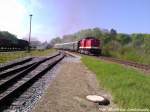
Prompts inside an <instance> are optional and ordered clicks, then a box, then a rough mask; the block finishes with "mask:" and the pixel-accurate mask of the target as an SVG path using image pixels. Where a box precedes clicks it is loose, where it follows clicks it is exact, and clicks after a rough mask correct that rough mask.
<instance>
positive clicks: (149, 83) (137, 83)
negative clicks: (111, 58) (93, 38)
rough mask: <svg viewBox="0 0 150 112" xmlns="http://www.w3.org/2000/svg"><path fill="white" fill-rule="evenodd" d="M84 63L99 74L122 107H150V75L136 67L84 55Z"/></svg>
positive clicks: (99, 77) (99, 78) (100, 80)
mask: <svg viewBox="0 0 150 112" xmlns="http://www.w3.org/2000/svg"><path fill="white" fill-rule="evenodd" d="M82 61H83V63H84V64H85V65H86V66H87V67H88V68H89V70H91V71H93V72H94V73H95V74H96V75H97V79H98V81H99V83H100V85H102V86H103V87H104V88H105V89H106V90H107V91H109V92H110V93H111V94H112V96H113V100H114V103H116V104H117V105H118V106H119V107H120V108H126V109H127V108H130V109H131V108H132V109H133V108H138V109H143V108H147V109H150V76H146V75H144V74H143V73H141V72H138V71H136V70H134V69H131V68H127V67H123V66H122V65H119V64H114V63H110V62H106V61H100V60H98V59H95V58H92V57H88V56H83V58H82Z"/></svg>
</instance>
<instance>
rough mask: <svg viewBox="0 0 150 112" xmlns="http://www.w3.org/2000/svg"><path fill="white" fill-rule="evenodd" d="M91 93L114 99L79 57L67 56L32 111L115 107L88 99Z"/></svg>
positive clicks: (72, 111) (88, 110) (96, 110)
mask: <svg viewBox="0 0 150 112" xmlns="http://www.w3.org/2000/svg"><path fill="white" fill-rule="evenodd" d="M89 94H98V95H103V96H105V97H107V98H108V99H110V100H111V99H112V98H111V96H110V94H108V93H106V92H105V91H104V90H103V89H102V88H100V87H99V85H98V83H97V81H96V77H95V75H94V74H93V73H92V72H90V71H89V70H88V69H87V68H86V67H85V66H84V65H83V64H82V63H81V62H80V61H79V59H75V60H74V59H73V58H66V59H64V60H63V61H62V67H61V70H60V71H59V73H58V74H57V77H56V78H55V79H54V80H53V82H52V83H51V85H50V86H49V87H48V89H47V90H46V92H45V95H43V97H42V98H41V99H40V101H39V102H38V103H37V105H36V106H35V108H34V109H33V111H32V112H101V110H102V109H108V108H112V107H115V105H114V104H113V103H112V101H110V105H109V106H99V105H98V104H95V103H93V102H89V101H87V100H86V98H85V97H86V96H87V95H89Z"/></svg>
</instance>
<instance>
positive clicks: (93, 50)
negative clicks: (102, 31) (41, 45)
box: [54, 37, 101, 55]
mask: <svg viewBox="0 0 150 112" xmlns="http://www.w3.org/2000/svg"><path fill="white" fill-rule="evenodd" d="M54 48H56V49H59V50H69V51H75V52H79V53H83V54H92V55H100V54H101V41H100V40H98V39H96V38H94V37H86V38H83V39H81V40H79V41H75V42H68V43H61V44H55V45H54Z"/></svg>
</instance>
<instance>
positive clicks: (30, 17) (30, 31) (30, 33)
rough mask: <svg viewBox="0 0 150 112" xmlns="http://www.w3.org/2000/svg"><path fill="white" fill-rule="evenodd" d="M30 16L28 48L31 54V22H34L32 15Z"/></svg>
mask: <svg viewBox="0 0 150 112" xmlns="http://www.w3.org/2000/svg"><path fill="white" fill-rule="evenodd" d="M29 16H30V31H29V46H28V52H30V44H31V42H30V40H31V21H32V16H33V15H32V14H30V15H29Z"/></svg>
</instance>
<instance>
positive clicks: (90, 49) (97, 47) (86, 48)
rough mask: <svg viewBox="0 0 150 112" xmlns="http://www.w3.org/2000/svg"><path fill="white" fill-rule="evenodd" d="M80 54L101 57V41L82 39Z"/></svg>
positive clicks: (90, 38) (88, 38)
mask: <svg viewBox="0 0 150 112" xmlns="http://www.w3.org/2000/svg"><path fill="white" fill-rule="evenodd" d="M79 52H80V53H85V54H95V55H100V54H101V42H100V40H98V39H96V38H93V37H87V38H84V39H81V40H80V41H79Z"/></svg>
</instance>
